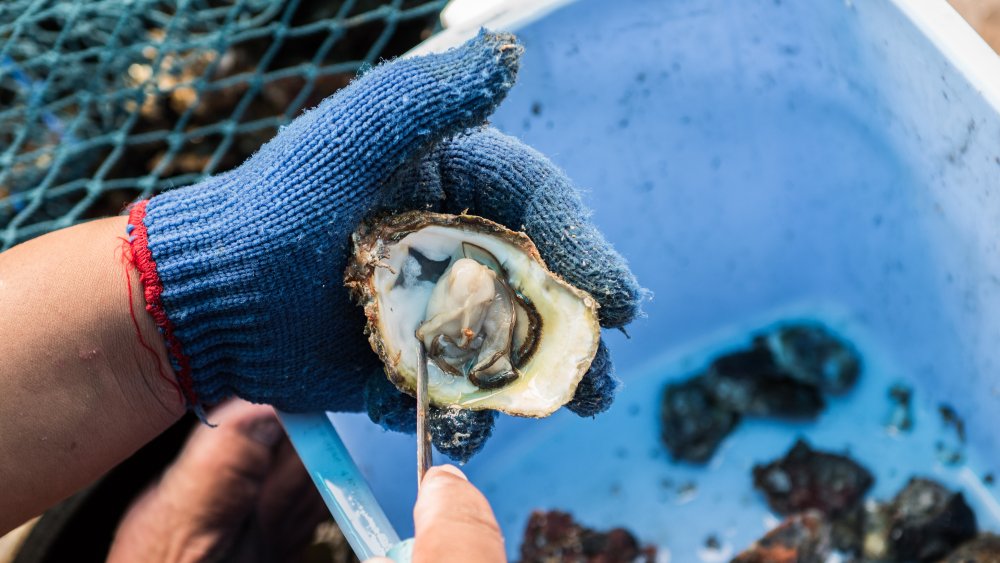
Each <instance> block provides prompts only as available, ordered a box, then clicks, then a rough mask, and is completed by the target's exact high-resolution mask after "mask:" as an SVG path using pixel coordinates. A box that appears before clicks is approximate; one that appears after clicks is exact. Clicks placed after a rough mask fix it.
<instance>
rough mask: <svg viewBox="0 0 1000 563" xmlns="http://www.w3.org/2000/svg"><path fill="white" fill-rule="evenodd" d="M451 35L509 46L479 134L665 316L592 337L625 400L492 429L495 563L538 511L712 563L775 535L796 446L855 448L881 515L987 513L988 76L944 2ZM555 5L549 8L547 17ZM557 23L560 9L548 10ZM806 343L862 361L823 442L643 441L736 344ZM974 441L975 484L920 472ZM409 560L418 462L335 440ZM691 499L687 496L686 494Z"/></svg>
mask: <svg viewBox="0 0 1000 563" xmlns="http://www.w3.org/2000/svg"><path fill="white" fill-rule="evenodd" d="M521 4H525V5H528V4H531V6H532V8H531V11H532V12H533V13H532V14H531V15H525V14H527V13H528V12H525V11H518V9H514V10H513V11H509V12H505V13H502V14H500V15H498V16H496V17H493V18H482V19H481V20H476V21H471V22H470V21H466V22H464V23H462V25H460V26H459V28H453V29H451V30H448V31H446V32H445V33H444V34H442V35H441V36H439V37H437V38H434V39H432V40H431V41H430V42H429V44H428V45H426V46H425V48H427V49H434V48H442V47H445V46H449V45H452V44H455V43H457V42H459V41H461V40H462V39H463V38H464V36H466V35H467V34H468V33H471V30H473V29H475V28H476V27H477V24H478V23H479V22H480V21H485V22H488V23H487V25H491V26H494V27H510V26H513V27H516V28H518V32H519V34H520V36H521V38H522V40H523V41H524V44H525V46H526V48H527V53H526V56H525V58H524V63H523V70H522V72H521V75H520V79H519V83H518V85H517V86H516V87H515V89H514V91H513V92H512V94H511V96H510V98H509V99H508V100H507V101H506V102H505V103H504V105H503V106H502V107H501V109H500V111H499V112H498V113H497V114H496V116H495V117H494V118H493V120H492V121H493V124H494V125H495V126H496V127H498V128H500V129H501V130H504V131H506V132H509V133H512V134H514V135H517V136H519V137H521V138H522V139H524V140H525V141H526V142H528V143H530V144H531V145H534V146H535V147H537V148H538V149H539V150H541V151H542V152H544V153H546V154H548V155H549V156H550V157H551V158H552V159H553V160H554V161H555V162H557V163H558V164H559V165H560V166H562V167H563V168H564V169H565V170H566V171H567V172H568V173H569V175H570V176H571V177H572V178H573V179H574V180H575V181H576V182H577V183H578V185H579V186H580V187H581V188H582V189H584V190H585V191H586V195H585V199H586V201H587V202H588V203H589V204H590V206H591V207H592V208H593V209H594V217H595V220H596V221H597V223H598V224H599V225H600V226H601V227H602V228H603V230H604V232H605V233H606V234H607V236H608V238H609V239H611V240H612V241H614V243H615V244H616V245H617V247H618V249H619V250H620V251H621V252H622V253H623V254H624V255H625V256H626V257H627V258H628V259H629V260H630V261H631V264H632V267H633V269H634V271H635V273H636V274H637V275H638V277H639V279H640V281H641V282H642V283H643V284H644V285H646V286H647V287H649V288H650V289H651V290H653V292H654V293H655V297H654V298H653V299H652V300H651V301H650V302H649V303H647V304H646V306H645V310H646V312H647V314H648V316H647V318H644V319H641V320H639V321H637V322H636V323H635V324H634V325H633V326H632V327H630V329H629V334H630V335H631V338H630V339H628V338H626V337H625V336H624V335H621V334H619V333H614V332H613V333H609V334H606V338H607V339H608V341H609V343H610V345H611V347H612V350H613V353H614V357H615V360H616V362H617V366H618V369H619V375H620V377H621V378H622V379H623V380H624V381H625V387H624V390H623V391H622V393H621V394H620V396H619V398H618V401H617V403H616V405H615V407H614V408H613V409H612V411H611V412H609V413H608V414H606V415H603V416H600V417H598V418H597V419H595V420H580V419H578V418H576V417H573V416H571V415H568V414H566V415H563V414H559V415H557V416H554V417H552V418H550V419H546V420H543V421H523V420H514V419H510V418H504V419H503V420H502V421H501V423H500V424H499V426H498V431H497V435H496V437H495V439H494V440H493V441H492V442H491V443H490V444H489V445H488V446H487V448H486V450H485V451H484V452H483V453H482V454H481V455H479V456H478V457H476V458H475V459H474V460H473V461H472V462H471V463H469V465H468V467H467V470H468V473H469V475H470V477H471V478H472V480H473V481H474V482H476V483H477V484H479V485H480V486H481V487H483V489H484V491H485V492H486V494H487V496H488V497H489V499H490V501H491V502H492V503H493V505H494V507H495V508H496V511H497V514H498V516H499V518H500V520H501V524H502V526H503V527H504V530H505V532H506V533H507V537H508V544H509V546H510V552H511V553H512V554H514V553H515V552H516V549H517V546H518V544H519V540H520V535H521V532H522V528H523V525H524V522H525V519H526V517H527V514H528V513H529V512H530V510H531V509H532V508H535V507H545V508H563V509H568V510H570V511H573V512H574V513H575V514H576V515H577V516H578V517H579V518H580V519H581V520H583V521H584V523H586V524H589V525H592V526H596V527H602V526H614V525H624V526H628V527H631V528H632V529H634V530H635V531H636V532H637V533H638V535H639V536H641V537H642V539H644V540H646V541H649V542H653V543H657V544H660V545H661V546H662V547H663V548H665V551H666V550H669V551H670V552H671V553H672V554H673V556H674V560H675V561H689V560H696V559H695V558H694V555H693V554H700V556H701V557H702V558H705V559H709V560H711V559H713V558H724V555H725V553H714V554H712V553H706V552H704V550H701V549H700V546H701V545H702V542H703V540H704V537H705V535H706V534H707V533H716V534H717V535H719V536H720V537H721V538H723V543H724V544H725V546H724V551H725V549H738V548H739V547H741V546H743V545H745V544H746V543H748V542H749V541H750V540H751V539H752V538H754V537H757V536H759V535H760V534H761V532H762V531H763V530H764V529H765V527H766V526H767V525H768V523H769V521H770V520H769V519H768V516H767V513H766V510H765V509H764V505H763V502H761V500H760V498H759V497H757V496H756V495H755V494H754V493H753V491H752V489H751V486H750V478H749V475H748V472H749V468H750V466H751V465H752V464H753V463H754V462H755V461H761V460H766V459H771V458H773V457H776V456H778V455H780V454H781V453H783V452H784V451H785V450H786V449H787V448H788V446H789V444H790V443H791V440H792V438H793V437H794V435H796V434H803V435H806V436H807V437H809V439H810V440H812V441H813V442H814V444H815V445H817V446H820V447H825V448H829V449H843V448H844V447H850V448H851V450H852V452H853V453H854V454H855V455H856V456H857V457H858V458H859V459H861V460H862V461H864V462H865V463H867V464H868V465H869V466H872V467H873V469H874V470H875V471H876V473H877V474H878V477H879V481H878V486H877V488H876V490H875V491H874V494H875V495H877V496H882V497H886V496H891V494H892V493H893V492H894V491H896V490H898V488H899V487H900V486H901V484H902V482H903V481H905V479H906V477H908V476H909V474H910V473H912V472H914V471H917V472H921V473H924V474H931V475H934V476H937V477H939V478H941V479H944V480H946V481H948V482H949V483H951V484H952V485H954V486H956V487H959V488H962V490H964V491H965V492H966V494H967V496H969V497H970V498H973V499H974V503H975V504H976V507H977V508H978V509H979V514H980V520H981V522H982V523H983V526H984V527H986V528H992V529H997V527H998V525H997V520H996V518H997V514H998V513H1000V507H998V505H997V504H996V502H995V501H994V500H993V498H992V496H991V495H990V494H989V491H988V490H987V487H985V486H984V485H983V484H982V483H981V482H980V480H979V479H978V477H979V476H981V475H982V474H983V472H986V471H989V470H991V469H992V468H994V467H995V468H997V469H1000V454H998V452H1000V449H998V446H1000V437H998V435H997V433H996V432H995V430H994V429H995V428H997V427H998V425H1000V410H998V406H1000V374H998V370H1000V189H998V188H1000V186H997V181H998V175H1000V115H998V109H1000V62H998V61H997V58H996V57H995V56H994V55H993V53H992V52H991V51H990V50H989V49H988V47H987V46H986V45H985V44H984V43H982V41H981V40H980V39H979V38H978V37H977V36H975V35H974V33H973V31H972V30H971V29H970V28H968V27H967V26H966V24H965V23H964V22H963V21H962V20H961V19H960V18H959V17H958V15H957V14H955V13H954V12H953V11H952V10H951V8H950V7H949V6H948V5H947V4H946V3H945V2H944V1H942V0H912V1H907V0H895V1H891V0H853V1H852V0H741V1H739V2H732V1H730V0H698V1H694V0H671V1H664V0H628V1H623V0H619V1H618V2H609V1H604V2H601V1H597V0H592V1H580V2H575V3H570V4H568V5H564V6H561V7H559V8H558V9H554V10H553V11H550V12H548V13H547V14H545V15H541V14H543V13H545V12H546V10H545V9H544V8H545V6H544V5H539V4H538V3H521ZM555 4H562V3H561V2H560V3H555ZM553 5H554V4H553ZM788 317H808V318H819V319H821V320H823V321H825V322H827V323H828V324H830V325H831V326H833V327H834V328H835V329H837V330H839V331H841V332H842V333H844V334H845V335H847V336H848V337H850V338H851V339H853V340H854V341H855V342H856V343H857V345H858V347H859V348H860V349H861V351H862V352H863V353H864V354H865V359H866V371H865V375H864V379H863V381H862V383H861V386H860V388H859V389H858V391H857V392H856V393H855V394H854V395H852V396H849V397H848V398H846V399H844V400H842V401H838V402H835V403H834V404H833V405H832V406H831V408H830V409H829V412H828V413H827V414H825V415H824V416H823V417H822V418H821V419H820V421H819V422H817V423H815V424H811V425H806V426H798V427H794V428H791V429H789V428H787V427H786V426H785V425H780V424H777V423H767V422H761V423H753V424H748V425H745V426H744V427H741V429H740V430H739V431H738V432H737V433H736V434H735V435H734V436H732V437H731V438H730V440H729V441H727V445H726V447H725V448H724V449H723V451H722V452H721V454H720V455H719V456H718V458H717V459H716V460H715V462H714V463H713V464H712V467H711V468H710V469H693V468H690V467H684V466H677V465H674V464H672V463H671V462H670V461H669V459H668V457H667V455H666V454H665V452H664V451H663V449H662V448H661V446H660V445H659V441H658V438H657V435H658V432H659V429H658V426H657V404H658V400H659V393H660V390H661V389H662V387H663V384H664V382H665V381H667V380H668V379H670V378H674V377H683V376H686V375H688V374H689V373H690V372H691V370H693V369H695V368H697V367H698V365H699V364H700V363H702V362H703V361H704V358H706V357H707V355H708V354H710V353H712V352H713V351H717V350H719V349H722V348H724V347H726V346H727V345H732V344H739V343H742V342H743V341H744V340H745V338H746V334H747V331H748V330H752V329H756V328H760V327H763V326H766V325H767V324H768V323H770V322H773V321H775V320H779V319H783V318H788ZM893 380H904V381H909V382H912V384H913V385H914V386H915V388H916V390H917V402H918V404H919V405H920V410H919V412H918V421H917V431H916V432H915V434H914V435H913V436H910V437H908V438H899V437H892V436H888V435H887V434H885V433H884V432H882V431H881V424H882V422H883V421H884V418H885V416H886V414H887V409H888V406H887V402H886V400H885V386H886V385H887V384H888V382H890V381H893ZM939 402H947V403H949V404H951V405H953V406H954V407H955V408H956V410H958V411H959V412H960V413H961V414H962V415H963V416H964V417H965V419H966V422H967V426H968V436H969V457H970V464H969V465H966V466H961V467H945V466H942V465H941V464H940V463H939V462H937V461H936V460H935V458H934V455H933V452H932V450H933V448H932V442H933V440H934V438H933V436H932V434H933V433H934V432H937V431H938V430H939V429H938V427H937V424H938V423H937V421H936V419H935V418H934V416H933V414H932V411H933V408H934V406H935V405H937V404H938V403H939ZM334 418H335V419H336V421H337V426H338V428H339V429H340V430H341V432H342V434H343V435H344V439H345V442H346V443H347V445H348V447H349V448H350V450H351V451H352V453H353V454H354V455H355V457H356V458H357V460H358V461H359V464H360V465H361V467H362V469H363V470H364V472H365V473H366V475H367V476H368V478H369V480H370V482H371V483H372V486H373V488H374V490H375V492H376V494H377V496H378V498H379V499H380V501H381V502H382V504H383V505H384V507H385V508H386V511H387V513H388V515H389V517H390V519H391V520H392V521H393V522H394V523H395V525H396V526H397V527H398V528H399V530H400V531H401V533H403V534H405V533H407V532H411V531H412V525H411V523H410V510H411V507H412V503H413V500H414V497H415V487H414V475H413V473H414V462H413V456H414V445H413V444H414V442H413V438H412V437H410V436H402V435H397V434H390V433H386V432H384V431H382V430H380V429H378V428H376V427H374V426H373V425H371V424H370V423H369V422H368V421H367V419H366V417H364V416H359V415H338V416H336V417H334ZM690 484H694V485H695V488H692V487H690V486H688V485H690Z"/></svg>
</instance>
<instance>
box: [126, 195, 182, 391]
mask: <svg viewBox="0 0 1000 563" xmlns="http://www.w3.org/2000/svg"><path fill="white" fill-rule="evenodd" d="M148 203H149V200H148V199H147V200H143V201H140V202H138V203H136V204H135V205H133V206H132V209H131V210H129V214H128V224H129V229H130V233H129V239H128V240H129V246H130V247H131V250H132V264H133V265H135V269H136V270H138V271H139V279H140V280H141V281H142V288H143V295H144V296H145V298H146V310H147V311H149V314H150V315H152V317H153V321H154V322H156V326H157V327H158V328H159V329H160V334H162V335H163V340H164V341H165V343H166V345H167V352H168V353H169V354H170V357H171V359H172V360H173V363H174V365H175V366H176V367H177V368H179V369H178V370H177V382H178V383H179V384H180V386H181V391H183V393H184V398H185V400H186V401H187V403H188V406H190V407H197V406H198V395H197V394H196V393H195V392H194V380H192V379H191V359H190V358H188V356H187V355H186V354H184V350H183V348H182V347H181V341H180V340H178V339H177V335H176V334H174V325H173V324H172V323H171V322H170V319H169V318H167V312H166V310H165V309H164V308H163V300H162V299H161V297H162V295H163V283H162V282H160V276H159V275H158V274H157V273H156V261H154V260H153V253H152V252H150V250H149V234H148V233H147V232H146V225H145V223H143V219H144V218H145V217H146V204H148Z"/></svg>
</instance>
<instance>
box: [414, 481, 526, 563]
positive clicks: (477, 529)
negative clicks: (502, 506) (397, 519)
mask: <svg viewBox="0 0 1000 563" xmlns="http://www.w3.org/2000/svg"><path fill="white" fill-rule="evenodd" d="M413 521H414V530H415V536H416V538H415V540H414V545H413V563H432V562H433V563H452V562H454V563H459V562H462V563H467V562H469V561H476V562H480V563H505V562H506V561H507V557H506V555H505V554H504V540H503V536H502V535H501V533H500V526H499V525H498V524H497V520H496V517H494V516H493V509H491V508H490V505H489V503H488V502H487V501H486V497H484V496H483V494H482V493H480V492H479V490H477V489H476V488H475V487H474V486H472V484H471V483H469V480H468V479H467V478H466V477H465V475H464V474H463V473H462V472H461V471H460V470H459V469H458V468H457V467H454V466H452V465H442V466H438V467H432V468H431V469H430V470H428V471H427V474H426V475H425V476H424V480H423V481H422V482H421V485H420V494H419V495H418V496H417V505H416V506H415V507H414V509H413Z"/></svg>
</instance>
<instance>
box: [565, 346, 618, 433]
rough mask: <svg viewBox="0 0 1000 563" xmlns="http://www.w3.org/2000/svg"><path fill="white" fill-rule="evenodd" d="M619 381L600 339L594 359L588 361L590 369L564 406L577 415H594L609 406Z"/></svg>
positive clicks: (609, 355)
mask: <svg viewBox="0 0 1000 563" xmlns="http://www.w3.org/2000/svg"><path fill="white" fill-rule="evenodd" d="M619 383H620V382H619V380H618V378H616V377H615V375H614V364H613V363H612V362H611V354H610V353H609V352H608V348H607V346H605V345H604V341H603V340H602V341H601V343H600V344H599V345H598V347H597V354H596V355H595V356H594V361H592V362H591V363H590V370H589V371H588V372H587V374H586V375H584V376H583V379H582V380H580V384H579V385H578V386H577V388H576V394H575V395H573V400H572V401H570V402H568V403H566V408H567V409H569V410H570V411H572V412H573V413H574V414H576V415H577V416H581V417H592V416H596V415H598V414H600V413H602V412H604V411H606V410H608V409H609V408H611V403H613V402H614V400H615V392H616V391H617V390H618V386H619Z"/></svg>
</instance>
